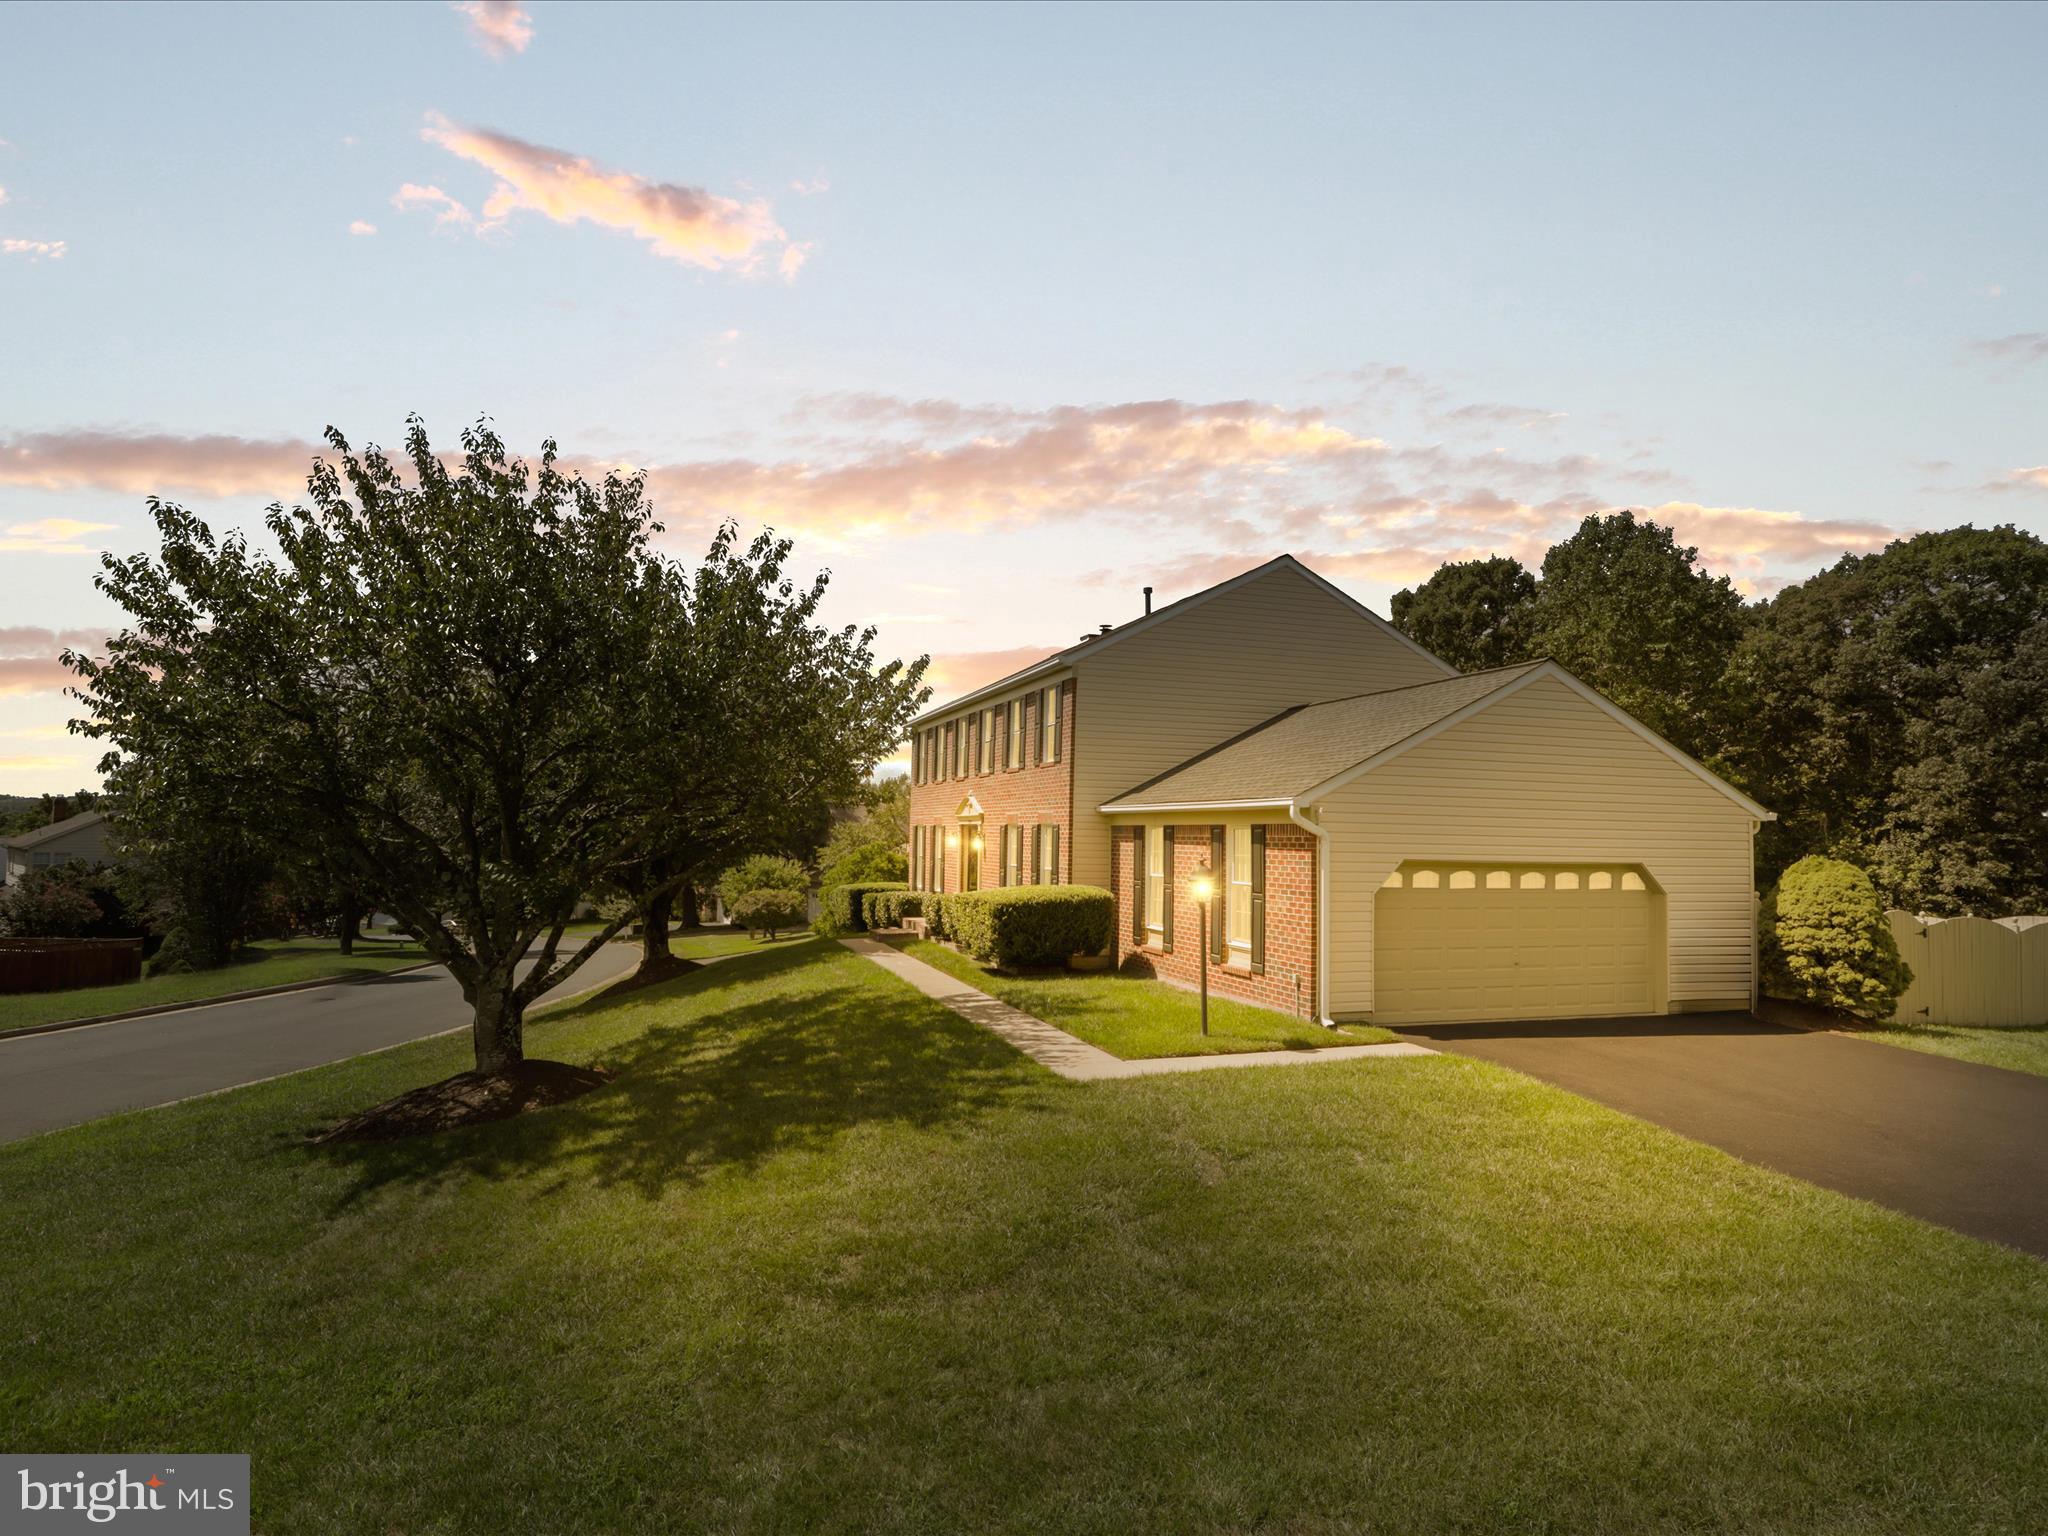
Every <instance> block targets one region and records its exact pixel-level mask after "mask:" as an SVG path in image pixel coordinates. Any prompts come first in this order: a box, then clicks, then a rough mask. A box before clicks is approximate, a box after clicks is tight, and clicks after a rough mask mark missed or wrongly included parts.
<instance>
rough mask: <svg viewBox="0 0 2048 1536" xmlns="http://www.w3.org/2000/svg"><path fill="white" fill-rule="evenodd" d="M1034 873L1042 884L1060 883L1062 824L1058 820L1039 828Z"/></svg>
mask: <svg viewBox="0 0 2048 1536" xmlns="http://www.w3.org/2000/svg"><path fill="white" fill-rule="evenodd" d="M1032 864H1033V874H1034V876H1035V878H1036V879H1037V881H1038V883H1039V884H1040V885H1058V884H1059V883H1060V826H1059V823H1058V822H1056V821H1052V822H1047V823H1046V824H1045V825H1044V826H1042V827H1040V828H1039V829H1038V852H1037V854H1036V855H1035V857H1034V858H1033V861H1032Z"/></svg>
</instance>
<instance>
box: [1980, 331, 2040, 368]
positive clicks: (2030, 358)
mask: <svg viewBox="0 0 2048 1536" xmlns="http://www.w3.org/2000/svg"><path fill="white" fill-rule="evenodd" d="M1969 347H1970V350H1971V351H1972V352H1975V353H1976V354H1977V355H1978V356H1980V357H1990V358H1997V359H2000V360H2004V361H2011V362H2017V363H2038V362H2042V361H2044V360H2048V331H2020V332H2018V333H2016V334H2014V335H2011V336H1993V337H1990V338H1988V339H1987V340H1984V341H1973V342H1971V343H1970V344H1969Z"/></svg>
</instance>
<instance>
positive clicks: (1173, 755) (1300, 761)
mask: <svg viewBox="0 0 2048 1536" xmlns="http://www.w3.org/2000/svg"><path fill="white" fill-rule="evenodd" d="M1147 606H1148V608H1149V606H1150V590H1149V589H1147ZM911 746H912V753H911V762H912V773H911V779H912V788H911V813H910V821H911V831H910V849H909V854H910V869H911V882H912V884H913V885H915V886H916V887H918V888H919V889H922V890H931V891H958V890H972V889H977V888H983V887H991V886H999V885H1025V884H1040V883H1061V882H1068V881H1071V882H1077V883H1081V884H1087V885H1099V886H1103V887H1106V888H1107V889H1109V890H1110V891H1111V892H1113V893H1114V895H1115V897H1116V902H1117V921H1116V929H1115V935H1116V936H1115V939H1114V941H1113V943H1114V951H1115V953H1114V959H1115V961H1116V963H1117V964H1119V965H1120V966H1123V967H1124V968H1126V969H1129V970H1133V971H1136V972H1140V973H1143V974H1150V975H1159V976H1163V977H1166V978H1168V979H1172V980H1179V981H1191V980H1193V979H1194V977H1195V973H1196V969H1197V966H1198V964H1199V962H1200V958H1201V956H1200V943H1201V941H1200V939H1199V937H1198V934H1199V933H1200V931H1201V918H1202V914H1201V912H1200V911H1199V910H1198V908H1197V906H1196V904H1195V901H1194V898H1193V896H1192V895H1191V894H1190V888H1191V882H1192V881H1193V878H1194V875H1195V873H1196V871H1197V870H1199V869H1207V870H1208V871H1209V872H1211V874H1212V877H1213V880H1214V883H1215V886H1216V891H1217V894H1216V897H1215V899H1214V901H1213V903H1212V904H1211V908H1210V916H1211V919H1212V920H1211V921H1210V922H1209V924H1208V928H1209V933H1210V943H1209V957H1210V962H1211V971H1210V977H1211V985H1212V986H1214V987H1215V988H1216V989H1217V990H1218V991H1220V992H1224V993H1227V994H1231V995H1235V996H1239V997H1242V998H1244V999H1246V1000H1248V1001H1251V1002H1257V1003H1262V1004H1265V1005H1267V1006H1270V1007H1275V1008H1281V1009H1285V1010H1287V1011H1289V1012H1297V1013H1301V1014H1304V1015H1307V1016H1311V1017H1317V1018H1321V1019H1324V1020H1346V1019H1375V1020H1378V1021H1379V1022H1383V1023H1422V1022H1455V1021H1459V1020H1478V1019H1497V1018H1514V1017H1525V1018H1543V1017H1550V1018H1571V1017H1581V1016H1602V1015H1628V1014H1647V1013H1663V1012H1677V1011H1688V1010H1704V1009H1722V1008H1744V1007H1748V1006H1749V1005H1750V1003H1751V1001H1752V999H1753V995H1754V985H1755V970H1756V963H1755V940H1754V920H1753V903H1754V897H1753V887H1754V862H1753V857H1752V846H1753V839H1754V836H1755V832H1756V827H1757V824H1758V823H1759V822H1760V821H1762V820H1766V819H1769V817H1770V814H1771V813H1770V812H1768V811H1766V810H1765V809H1764V808H1763V807H1761V806H1759V805H1757V804H1756V803H1755V802H1754V801H1752V800H1750V799H1749V798H1748V797H1747V796H1745V795H1743V794H1742V793H1741V792H1740V791H1738V790H1736V789H1735V788H1734V787H1733V786H1731V785H1729V784H1727V783H1725V782H1724V781H1723V780H1721V779H1719V778H1717V777H1716V776H1715V775H1713V774H1712V773H1710V772H1709V771H1708V770H1707V769H1706V768H1704V767H1702V766H1701V765H1700V764H1699V763H1697V762H1695V761H1694V760H1693V759H1691V758H1690V757H1687V756H1686V755H1685V754H1684V753H1682V752H1680V751H1679V750H1678V749H1677V748H1676V747H1673V746H1672V745H1671V744H1670V743H1668V742H1666V741H1664V740H1663V739H1662V738H1661V737H1659V736H1658V735H1656V733H1655V732H1653V731H1651V730H1650V729H1649V728H1648V727H1647V726H1645V725H1643V724H1642V723H1641V722H1640V721H1637V720H1636V719H1634V717H1632V716H1630V715H1629V714H1627V713H1626V712H1625V711H1623V710H1621V709H1620V708H1618V707H1617V706H1616V705H1614V704H1613V703H1611V702H1610V701H1608V700H1607V699H1605V698H1603V697H1602V696H1601V695H1599V694H1598V693H1596V692H1595V691H1594V690H1592V689H1590V688H1588V687H1586V686H1585V685H1584V684H1583V683H1581V682H1579V681H1578V679H1576V678H1574V677H1572V676H1571V675H1570V674H1569V673H1567V672H1566V671H1564V669H1563V668H1561V667H1559V666H1557V665H1556V664H1555V663H1552V662H1533V663H1529V664H1527V665H1524V666H1518V667H1505V668H1500V669H1498V670H1496V671H1492V672H1483V673H1474V674H1469V675H1468V674H1460V673H1459V672H1458V671H1457V670H1456V669H1455V668H1453V667H1451V666H1449V665H1448V664H1447V663H1445V662H1443V661H1441V660H1439V659H1438V658H1437V657H1435V656H1432V655H1430V654H1429V653H1428V652H1427V651H1425V650H1423V649H1422V648H1421V647H1420V646H1418V645H1416V644H1415V643H1414V642H1413V641H1411V640H1409V639H1408V638H1407V637H1406V636H1404V635H1402V634H1401V633H1400V632H1399V631H1397V630H1395V629H1394V628H1393V626H1391V625H1390V624H1388V623H1387V622H1386V621H1385V620H1384V619H1381V618H1380V617H1379V616H1378V615H1376V614H1374V613H1373V612H1371V610H1369V609H1367V608H1366V607H1364V606H1363V605H1362V604H1360V603H1358V602H1356V601H1354V600H1353V599H1352V598H1350V597H1349V596H1347V595H1346V594H1345V593H1343V592H1341V591H1340V590H1338V589H1337V588H1336V587H1334V586H1332V585H1331V584H1330V583H1328V582H1327V581H1324V580H1323V579H1322V578H1321V577H1319V576H1317V575H1316V574H1315V573H1314V572H1313V571H1311V570H1309V569H1308V568H1307V567H1306V566H1305V565H1303V564H1301V562H1299V561H1298V560H1295V559H1294V558H1293V557H1291V556H1285V555H1283V556H1281V557H1280V558H1279V559H1277V560H1273V561H1271V562H1269V563H1267V564H1265V565H1262V566H1259V567H1258V568H1256V569H1255V570H1251V571H1247V572H1246V573H1244V574H1243V575H1241V576H1238V577H1235V578H1233V579H1232V580H1230V581H1226V582H1223V583H1221V584H1220V585H1218V586H1214V587H1211V588H1209V589H1208V590H1207V591H1204V592H1198V593H1196V594H1194V595H1193V596H1191V597H1187V598H1183V599H1181V600H1180V601H1179V602H1176V603H1173V604H1170V605H1168V606H1166V607H1163V608H1160V609H1159V610H1158V611H1156V612H1147V613H1146V614H1144V615H1143V616H1142V617H1140V618H1137V619H1134V620H1132V621H1131V622H1129V623H1127V624H1124V625H1121V626H1117V627H1110V626H1105V627H1104V628H1103V629H1102V631H1101V632H1099V633H1097V634H1093V635H1088V636H1085V637H1084V638H1083V639H1082V640H1081V641H1080V642H1079V643H1078V644H1076V645H1073V646H1070V647H1068V648H1067V649H1066V650H1063V651H1060V652H1058V653H1057V654H1056V655H1053V656H1049V657H1047V658H1046V659H1045V660H1044V661H1042V662H1039V663H1038V664H1037V665H1035V666H1031V667H1027V668H1025V669H1024V670H1023V671H1021V672H1017V673H1015V674H1013V675H1011V676H1009V677H1006V678H1003V679H1001V680H999V681H997V682H994V683H991V684H989V685H988V686H987V687H984V688H979V689H976V690H975V691H974V692H972V693H969V694H967V695H964V696H963V697H961V698H958V699H955V700H953V701H951V702H950V703H948V704H946V705H944V706H943V707H940V708H937V709H933V710H930V711H927V712H926V713H925V714H924V715H923V716H921V717H920V718H919V719H918V721H917V722H916V723H915V725H914V726H913V735H912V741H911Z"/></svg>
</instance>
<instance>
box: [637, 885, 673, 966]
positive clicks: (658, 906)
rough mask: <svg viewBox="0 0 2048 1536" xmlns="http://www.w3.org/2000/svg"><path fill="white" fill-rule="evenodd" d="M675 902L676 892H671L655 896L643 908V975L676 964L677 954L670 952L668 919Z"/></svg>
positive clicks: (641, 938) (641, 922) (641, 916)
mask: <svg viewBox="0 0 2048 1536" xmlns="http://www.w3.org/2000/svg"><path fill="white" fill-rule="evenodd" d="M675 902H676V898H675V894H674V893H673V892H670V893H669V894H667V895H665V896H657V897H655V898H654V899H653V900H652V901H650V902H648V903H647V905H646V906H645V907H644V908H642V909H641V913H640V972H639V974H641V975H643V976H645V975H651V974H653V973H654V972H656V971H661V970H666V969H668V967H670V966H672V965H673V964H675V956H674V955H672V954H670V953H669V948H668V919H669V913H670V912H671V911H672V910H673V909H674V907H675Z"/></svg>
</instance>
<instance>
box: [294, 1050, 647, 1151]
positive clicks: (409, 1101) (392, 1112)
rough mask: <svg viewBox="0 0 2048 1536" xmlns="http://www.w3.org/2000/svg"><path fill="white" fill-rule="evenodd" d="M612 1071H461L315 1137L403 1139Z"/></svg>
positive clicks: (484, 1120) (531, 1064)
mask: <svg viewBox="0 0 2048 1536" xmlns="http://www.w3.org/2000/svg"><path fill="white" fill-rule="evenodd" d="M612 1076H613V1074H612V1072H611V1071H610V1070H609V1069H607V1068H605V1067H572V1066H570V1065H569V1064H568V1063H567V1062H566V1061H522V1062H521V1063H519V1065H518V1066H516V1067H513V1068H512V1069H511V1070H509V1071H505V1072H458V1073H457V1074H456V1075H455V1076H453V1077H444V1078H442V1079H441V1081H440V1082H438V1083H429V1084H427V1085H426V1087H424V1088H415V1089H413V1090H411V1091H410V1092H409V1093H401V1094H400V1095H399V1096H398V1097H397V1098H395V1099H387V1100H385V1101H384V1102H383V1103H382V1104H377V1105H373V1106H371V1107H370V1108H369V1109H366V1110H363V1111H362V1112H360V1113H359V1114H354V1115H350V1116H349V1117H348V1118H347V1119H346V1120H343V1121H341V1122H340V1123H339V1124H337V1125H331V1126H329V1127H328V1128H327V1129H326V1130H324V1131H321V1132H319V1133H317V1134H316V1135H314V1136H313V1137H312V1140H313V1141H315V1142H318V1143H327V1142H345V1141H398V1140H400V1139H402V1138H404V1137H407V1136H430V1135H432V1134H433V1133H434V1132H436V1131H452V1130H455V1129H457V1128H458V1127H460V1126H465V1125H486V1124H489V1123H490V1122H491V1121H493V1120H510V1119H511V1118H512V1117H513V1116H514V1115H523V1114H525V1113H526V1112H527V1111H528V1110H530V1109H545V1108H547V1106H548V1105H550V1104H566V1103H567V1102H568V1101H569V1100H571V1099H576V1098H581V1097H582V1096H583V1095H584V1094H586V1093H589V1092H591V1091H592V1090H593V1089H596V1088H602V1087H603V1086H604V1085H605V1084H606V1083H608V1082H610V1081H611V1080H612Z"/></svg>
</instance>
